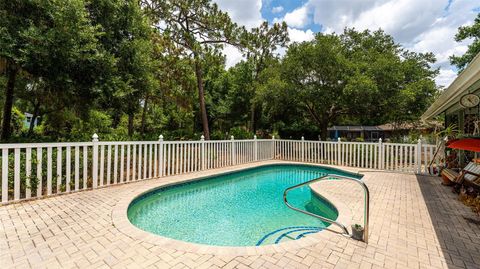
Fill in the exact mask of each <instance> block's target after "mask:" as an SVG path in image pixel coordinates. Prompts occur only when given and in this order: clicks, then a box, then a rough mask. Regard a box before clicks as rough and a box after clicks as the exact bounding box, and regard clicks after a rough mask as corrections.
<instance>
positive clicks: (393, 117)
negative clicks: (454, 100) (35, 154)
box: [0, 0, 466, 142]
mask: <svg viewBox="0 0 480 269" xmlns="http://www.w3.org/2000/svg"><path fill="white" fill-rule="evenodd" d="M0 15H1V16H2V19H1V20H0V33H1V34H0V71H2V72H0V89H1V90H2V92H3V90H4V89H5V92H7V91H6V89H7V88H8V87H7V85H13V86H14V93H13V95H12V96H10V97H11V98H10V97H8V98H7V96H6V94H2V95H0V101H1V104H0V107H3V106H5V104H8V102H7V101H8V100H13V105H12V108H11V109H10V110H8V109H6V111H7V112H10V113H11V114H10V115H11V116H12V117H11V120H10V121H9V123H10V124H9V125H8V126H9V127H10V129H12V130H13V137H11V138H10V139H9V141H12V142H27V141H88V140H91V136H92V134H93V133H97V134H98V135H99V136H100V139H101V140H127V139H135V140H137V139H138V140H157V139H158V136H159V135H160V134H163V135H164V137H165V139H166V140H186V139H199V138H200V136H201V135H202V133H203V134H205V136H206V137H207V139H208V133H209V132H210V131H211V133H212V135H211V138H215V139H230V136H231V135H234V136H235V138H236V139H242V138H252V137H253V135H254V134H256V135H257V136H258V137H264V138H269V137H271V135H272V134H275V136H276V137H277V138H279V137H284V138H299V137H300V136H305V137H306V138H308V139H315V140H316V139H318V138H319V137H318V136H319V134H322V136H323V139H325V137H326V130H327V127H328V126H331V125H333V124H382V123H387V122H389V123H391V122H393V123H401V122H406V121H414V120H416V119H417V117H418V116H419V114H420V113H421V112H422V111H423V110H425V109H426V107H427V106H428V105H429V104H430V103H431V101H432V99H433V97H434V96H435V94H436V88H435V84H434V82H433V77H434V76H435V75H436V73H437V71H436V70H432V69H431V68H430V65H431V64H432V63H433V62H434V61H435V58H434V57H433V55H432V54H429V53H427V54H419V53H413V52H409V51H406V50H405V49H403V48H402V47H401V46H400V45H399V44H397V43H395V42H394V40H393V38H392V37H391V36H389V35H386V34H385V33H384V32H382V31H375V32H370V31H356V30H354V29H346V30H345V31H344V32H343V33H342V34H340V35H337V34H321V33H320V34H317V36H316V37H315V39H314V40H312V41H310V42H304V43H293V44H290V45H288V46H287V44H288V42H289V38H288V31H287V25H286V24H285V23H282V24H271V25H269V24H268V23H267V22H263V23H262V24H260V25H259V26H258V27H254V28H252V29H251V30H250V31H247V30H246V29H245V28H243V27H239V26H238V25H236V24H235V23H234V22H232V20H231V19H230V17H229V16H228V14H227V13H225V12H223V11H221V10H220V9H219V8H218V6H217V5H216V4H214V3H213V2H212V1H210V0H192V1H178V0H167V1H156V0H155V1H136V0H63V1H60V0H11V1H6V0H0ZM465 29H466V28H465ZM465 31H466V30H465ZM225 44H230V45H234V46H236V47H238V48H240V49H241V52H242V53H243V55H244V57H245V59H244V60H243V61H241V62H240V63H238V64H237V65H235V66H233V67H231V68H229V69H228V70H226V68H225V56H224V55H223V54H222V48H223V46H224V45H225ZM281 48H283V49H286V55H285V56H284V57H283V58H282V57H280V56H279V55H278V54H277V52H278V49H281ZM7 67H8V68H9V69H8V68H7ZM7 69H8V70H13V71H14V73H15V76H14V78H13V80H14V81H13V82H14V83H13V84H12V83H11V84H9V82H11V81H12V78H11V77H9V76H7V73H8V72H4V70H7ZM9 98H10V99H9ZM5 107H7V108H8V106H5ZM25 112H29V113H32V114H34V117H35V120H39V122H40V125H39V126H37V127H35V128H31V129H30V130H26V129H25V128H23V125H22V122H21V121H22V117H23V115H24V113H25ZM4 116H5V115H3V114H2V115H1V117H4ZM7 116H8V115H7Z"/></svg>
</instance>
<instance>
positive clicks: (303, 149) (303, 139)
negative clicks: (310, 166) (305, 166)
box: [302, 136, 305, 162]
mask: <svg viewBox="0 0 480 269" xmlns="http://www.w3.org/2000/svg"><path fill="white" fill-rule="evenodd" d="M304 161H305V137H303V136H302V162H304Z"/></svg>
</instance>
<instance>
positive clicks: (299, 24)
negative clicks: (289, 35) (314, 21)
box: [280, 6, 310, 28]
mask: <svg viewBox="0 0 480 269" xmlns="http://www.w3.org/2000/svg"><path fill="white" fill-rule="evenodd" d="M280 20H282V21H285V22H286V23H287V25H288V26H290V27H295V28H303V27H305V26H306V25H307V24H309V23H310V21H309V18H308V7H307V6H302V7H300V8H297V9H295V10H293V11H292V12H288V13H287V14H285V17H283V19H280Z"/></svg>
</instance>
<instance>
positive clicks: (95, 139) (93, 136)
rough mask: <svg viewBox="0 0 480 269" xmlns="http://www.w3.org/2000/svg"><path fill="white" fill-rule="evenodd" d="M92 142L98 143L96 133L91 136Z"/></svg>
mask: <svg viewBox="0 0 480 269" xmlns="http://www.w3.org/2000/svg"><path fill="white" fill-rule="evenodd" d="M92 141H93V142H98V135H97V133H94V134H93V135H92Z"/></svg>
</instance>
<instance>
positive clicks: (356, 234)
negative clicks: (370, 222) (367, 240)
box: [352, 225, 365, 241]
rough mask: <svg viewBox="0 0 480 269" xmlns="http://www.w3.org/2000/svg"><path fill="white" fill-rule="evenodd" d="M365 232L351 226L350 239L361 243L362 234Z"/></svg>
mask: <svg viewBox="0 0 480 269" xmlns="http://www.w3.org/2000/svg"><path fill="white" fill-rule="evenodd" d="M364 231H365V230H364V229H363V227H355V225H352V238H353V239H355V240H359V241H363V232H364Z"/></svg>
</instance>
